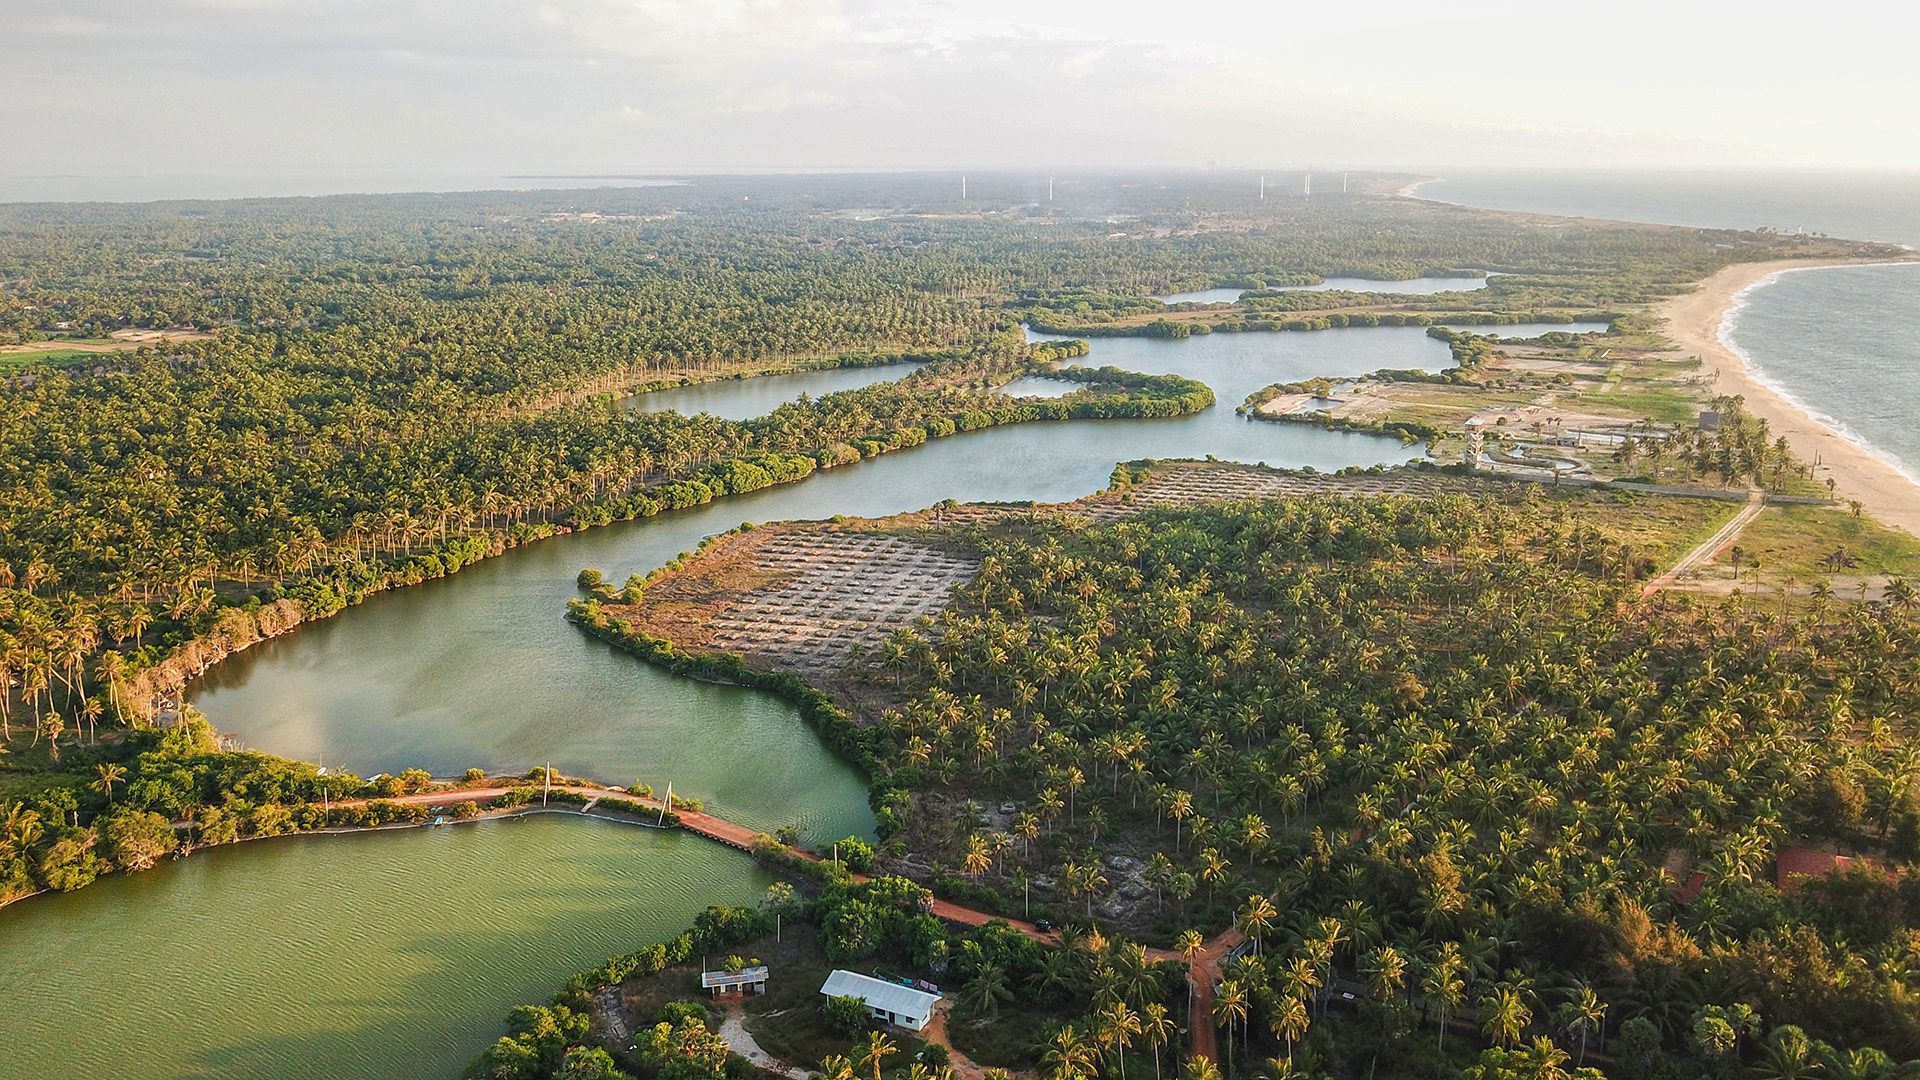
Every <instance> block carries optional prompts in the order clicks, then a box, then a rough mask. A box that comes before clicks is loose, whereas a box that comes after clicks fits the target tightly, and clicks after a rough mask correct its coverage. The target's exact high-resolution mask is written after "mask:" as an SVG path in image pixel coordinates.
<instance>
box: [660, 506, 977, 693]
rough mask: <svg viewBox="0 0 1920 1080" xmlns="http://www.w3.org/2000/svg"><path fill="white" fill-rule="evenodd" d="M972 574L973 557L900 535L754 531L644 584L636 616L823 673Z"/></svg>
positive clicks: (668, 630)
mask: <svg viewBox="0 0 1920 1080" xmlns="http://www.w3.org/2000/svg"><path fill="white" fill-rule="evenodd" d="M978 570H979V565H978V564H977V563H976V562H974V561H973V560H971V559H967V558H963V557H960V556H957V555H954V554H952V553H951V552H948V551H944V550H942V549H940V548H937V547H934V546H933V545H931V544H925V543H922V542H920V541H917V540H912V539H907V538H904V537H899V536H883V535H878V534H874V533H861V532H847V531H835V530H828V529H821V528H811V527H806V526H801V527H797V528H787V527H780V528H763V529H756V530H754V531H752V532H749V533H745V534H742V535H740V536H738V537H730V538H728V539H727V540H725V541H723V542H722V543H720V544H717V545H715V546H714V547H713V548H711V549H709V550H708V551H707V552H705V553H703V554H702V556H701V557H700V558H699V559H697V560H695V561H694V562H693V564H692V565H691V566H689V567H687V568H686V569H685V570H683V571H681V572H680V573H677V574H673V575H671V576H669V577H667V578H666V579H665V580H663V581H661V582H659V583H657V584H656V585H655V586H654V587H652V588H650V589H649V590H648V592H647V597H646V599H645V600H644V601H643V602H642V604H641V609H642V619H643V621H644V622H645V623H646V624H648V625H649V627H650V628H651V629H653V630H654V632H656V633H664V635H665V636H667V637H668V638H670V639H672V640H674V641H676V642H679V643H681V644H682V645H690V646H695V647H704V648H708V649H716V650H720V651H724V652H736V653H740V654H742V655H744V656H748V657H753V658H757V659H762V660H767V661H771V662H774V663H776V664H778V665H779V666H781V667H786V668H792V669H794V670H797V671H800V672H802V673H808V674H826V673H831V672H835V671H838V670H839V669H840V668H842V667H844V666H846V663H847V661H848V660H849V659H851V658H852V656H853V654H854V651H855V650H856V649H858V648H869V649H870V648H872V647H873V646H875V645H876V644H878V643H879V642H880V641H881V639H883V638H884V637H886V635H888V634H890V633H892V632H893V631H895V630H899V629H901V628H903V627H905V626H907V625H909V624H911V623H912V622H913V621H914V620H916V619H918V618H920V617H921V616H925V615H934V614H937V613H938V612H939V611H940V610H941V609H942V608H943V607H945V606H946V604H947V599H948V596H949V594H950V593H951V592H952V590H953V588H954V587H955V586H957V585H961V584H964V583H966V582H968V581H970V580H972V579H973V576H974V574H975V573H976V572H978Z"/></svg>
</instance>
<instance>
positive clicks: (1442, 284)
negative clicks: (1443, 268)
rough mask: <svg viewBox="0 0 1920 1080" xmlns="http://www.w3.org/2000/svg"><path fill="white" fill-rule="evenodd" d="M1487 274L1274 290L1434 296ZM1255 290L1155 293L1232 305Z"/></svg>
mask: <svg viewBox="0 0 1920 1080" xmlns="http://www.w3.org/2000/svg"><path fill="white" fill-rule="evenodd" d="M1487 281H1488V279H1487V278H1484V277H1421V278H1408V279H1406V280H1405V281H1376V280H1374V279H1373V278H1357V277H1330V278H1327V279H1326V280H1324V281H1322V282H1320V283H1319V284H1318V285H1275V286H1272V289H1273V291H1274V292H1333V291H1336V290H1341V291H1346V292H1364V293H1387V294H1392V295H1396V296H1431V295H1433V294H1434V293H1443V292H1473V291H1475V290H1477V289H1484V288H1486V287H1487ZM1254 291H1256V290H1253V289H1196V290H1194V291H1193V292H1177V293H1167V294H1166V295H1164V296H1156V297H1154V299H1155V300H1158V301H1160V302H1161V303H1163V304H1231V303H1234V302H1236V301H1238V300H1239V299H1240V298H1241V297H1242V296H1245V295H1246V294H1248V293H1250V292H1254Z"/></svg>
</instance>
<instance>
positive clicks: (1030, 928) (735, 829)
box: [334, 784, 1246, 1061]
mask: <svg viewBox="0 0 1920 1080" xmlns="http://www.w3.org/2000/svg"><path fill="white" fill-rule="evenodd" d="M526 790H527V788H526V787H525V786H524V785H523V786H519V787H508V786H505V785H498V784H496V785H490V786H486V787H469V788H446V789H443V790H440V791H428V792H423V793H421V794H418V795H397V796H394V797H393V798H391V799H387V800H374V799H348V800H343V801H341V802H338V803H335V804H334V805H335V806H362V805H365V804H366V803H369V802H375V801H386V802H396V803H414V804H419V803H425V804H428V805H450V804H453V803H460V802H467V801H472V802H477V803H485V802H486V801H488V800H490V799H494V798H497V797H498V796H501V795H504V794H506V793H507V792H510V791H526ZM548 790H550V791H552V792H555V793H564V794H568V795H576V796H585V797H587V798H589V799H597V798H602V797H606V798H615V799H626V800H629V801H632V802H637V803H641V804H643V805H645V806H647V807H648V808H650V809H653V810H660V809H664V806H663V804H662V803H661V801H660V800H658V799H652V798H645V797H642V796H640V795H635V794H633V793H632V792H628V791H615V790H613V789H610V788H600V787H591V786H588V785H585V784H555V785H553V787H552V788H550V789H548ZM674 814H675V815H677V816H678V817H679V819H680V827H681V828H683V829H685V830H687V831H688V832H691V833H694V834H696V835H699V836H704V837H706V838H707V839H709V840H714V841H718V842H719V843H722V844H725V845H727V846H728V847H732V848H738V849H740V850H741V851H751V850H753V841H754V839H755V838H756V837H758V836H760V835H761V834H760V833H758V832H756V831H754V830H753V829H749V828H747V827H746V826H744V825H736V824H734V823H733V822H731V821H727V820H726V819H724V818H717V817H714V816H713V815H712V814H706V813H701V812H699V811H695V810H675V811H674ZM795 850H796V852H797V854H799V855H801V856H802V857H803V858H808V859H812V860H814V861H816V862H817V861H819V859H820V856H818V855H815V854H813V853H812V852H808V851H798V849H795ZM853 877H854V880H856V881H867V880H870V879H869V878H868V877H867V875H865V874H855V875H853ZM933 914H934V915H936V916H938V917H939V918H941V919H944V920H945V921H947V922H950V923H955V924H957V925H960V926H985V925H986V924H988V923H990V922H993V921H995V920H999V921H1001V922H1004V923H1006V924H1007V925H1008V926H1010V927H1012V928H1013V929H1015V930H1018V931H1019V932H1021V933H1023V934H1025V935H1027V936H1028V937H1030V938H1032V939H1034V940H1035V941H1040V942H1044V943H1046V944H1048V945H1057V944H1059V942H1060V936H1059V935H1058V934H1055V933H1041V932H1040V929H1039V928H1038V927H1036V926H1034V925H1033V924H1032V923H1030V922H1026V921H1024V920H1021V919H1012V918H1008V917H1007V916H1005V915H994V914H990V913H988V912H985V911H977V910H975V909H973V908H970V907H963V906H961V905H959V904H956V903H953V902H952V901H950V900H942V899H940V898H938V897H935V898H934V901H933ZM1245 940H1246V938H1245V937H1244V936H1242V935H1241V933H1240V932H1239V931H1238V930H1228V931H1227V932H1226V933H1224V934H1221V935H1220V936H1218V937H1216V938H1214V939H1213V940H1211V941H1209V942H1207V943H1206V945H1205V946H1204V947H1203V948H1202V949H1201V951H1200V952H1199V953H1198V954H1197V955H1195V956H1194V958H1193V965H1192V970H1191V974H1190V976H1189V978H1190V980H1191V982H1192V984H1193V1023H1192V1030H1191V1032H1190V1035H1191V1037H1192V1053H1193V1055H1194V1056H1196V1057H1205V1058H1207V1059H1209V1060H1212V1061H1218V1060H1219V1059H1220V1058H1219V1046H1218V1041H1217V1040H1218V1034H1217V1032H1216V1031H1215V1030H1214V1023H1213V984H1214V983H1215V982H1216V981H1218V980H1219V978H1220V968H1221V964H1222V962H1223V961H1224V960H1225V958H1226V955H1227V952H1228V951H1229V950H1230V949H1232V948H1233V947H1234V946H1235V945H1238V944H1240V943H1241V942H1243V941H1245ZM1147 956H1148V958H1149V959H1152V960H1156V961H1167V962H1171V963H1176V964H1182V965H1185V964H1186V962H1187V960H1186V958H1185V957H1183V956H1181V955H1180V954H1179V953H1177V952H1173V951H1172V950H1169V949H1148V950H1147Z"/></svg>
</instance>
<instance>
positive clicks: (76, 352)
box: [0, 346, 110, 374]
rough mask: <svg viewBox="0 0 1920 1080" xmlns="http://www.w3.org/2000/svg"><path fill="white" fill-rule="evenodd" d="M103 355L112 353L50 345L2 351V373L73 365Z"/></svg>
mask: <svg viewBox="0 0 1920 1080" xmlns="http://www.w3.org/2000/svg"><path fill="white" fill-rule="evenodd" d="M103 355H110V354H102V353H98V352H91V351H88V350H86V349H70V348H64V347H61V346H49V347H48V348H46V349H34V350H31V351H28V352H0V374H7V373H9V372H14V371H26V370H28V369H29V368H42V367H56V368H60V367H72V366H74V365H75V364H84V363H86V362H88V361H90V360H98V359H99V358H100V357H101V356H103Z"/></svg>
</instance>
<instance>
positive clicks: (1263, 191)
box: [1260, 176, 1267, 202]
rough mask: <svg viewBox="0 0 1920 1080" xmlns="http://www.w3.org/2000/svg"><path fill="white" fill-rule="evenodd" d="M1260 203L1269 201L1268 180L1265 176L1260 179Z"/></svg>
mask: <svg viewBox="0 0 1920 1080" xmlns="http://www.w3.org/2000/svg"><path fill="white" fill-rule="evenodd" d="M1260 201H1261V202H1266V201H1267V178H1266V177H1264V176H1263V177H1261V178H1260Z"/></svg>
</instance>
